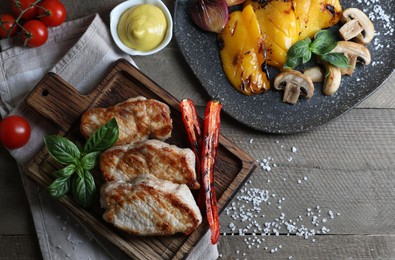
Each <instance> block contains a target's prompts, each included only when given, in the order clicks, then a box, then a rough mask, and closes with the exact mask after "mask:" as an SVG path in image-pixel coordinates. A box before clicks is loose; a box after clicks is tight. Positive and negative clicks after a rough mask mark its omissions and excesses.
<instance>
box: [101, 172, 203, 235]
mask: <svg viewBox="0 0 395 260" xmlns="http://www.w3.org/2000/svg"><path fill="white" fill-rule="evenodd" d="M100 196H101V205H102V207H103V208H105V209H106V211H105V212H104V214H103V219H104V220H105V221H107V222H109V223H111V224H113V225H114V226H115V227H116V228H119V229H121V230H123V231H126V232H127V233H129V234H133V235H142V236H148V235H173V234H176V233H184V234H190V233H191V232H192V231H193V230H195V229H196V228H197V226H199V224H200V223H201V222H202V215H201V213H200V211H199V208H198V206H197V205H196V202H195V200H194V199H193V196H192V193H191V191H190V190H189V188H188V187H187V186H186V185H185V184H181V185H180V184H175V183H172V182H169V181H164V180H159V179H157V178H155V177H154V176H152V175H140V176H139V177H137V178H135V179H134V180H133V181H132V182H122V181H114V182H108V183H106V184H104V185H103V186H102V188H101V190H100Z"/></svg>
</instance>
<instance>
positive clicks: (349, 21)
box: [339, 8, 374, 44]
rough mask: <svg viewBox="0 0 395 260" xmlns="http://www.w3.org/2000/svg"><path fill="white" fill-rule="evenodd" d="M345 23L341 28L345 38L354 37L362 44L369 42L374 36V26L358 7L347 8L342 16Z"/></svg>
mask: <svg viewBox="0 0 395 260" xmlns="http://www.w3.org/2000/svg"><path fill="white" fill-rule="evenodd" d="M341 20H342V22H343V23H345V24H344V25H343V26H342V27H341V28H340V30H339V33H340V35H341V36H342V37H343V39H344V40H346V41H348V40H351V39H354V38H355V40H356V41H357V42H359V43H362V44H368V43H369V42H370V41H371V40H372V39H373V36H374V26H373V23H372V22H371V21H370V19H369V17H367V16H366V14H365V13H364V12H362V11H361V10H359V9H357V8H347V9H346V10H344V11H343V16H342V18H341Z"/></svg>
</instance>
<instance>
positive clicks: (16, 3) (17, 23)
mask: <svg viewBox="0 0 395 260" xmlns="http://www.w3.org/2000/svg"><path fill="white" fill-rule="evenodd" d="M40 1H41V0H36V1H35V2H34V3H32V4H30V5H29V6H28V7H27V8H26V9H24V10H22V7H21V1H19V0H18V1H15V5H16V6H17V7H18V9H19V11H20V13H19V15H18V17H17V18H16V19H15V23H14V24H13V25H12V26H11V28H10V30H9V31H8V33H7V38H10V33H11V31H12V29H14V27H15V26H19V27H20V28H22V29H23V30H24V31H25V33H26V34H28V31H26V29H25V28H23V26H22V25H21V24H20V23H19V21H20V20H21V19H22V16H23V14H24V13H26V12H27V10H29V8H30V7H32V6H37V7H39V6H38V5H37V4H38V3H39V2H40ZM30 37H31V36H30ZM23 46H26V45H25V44H24V45H23Z"/></svg>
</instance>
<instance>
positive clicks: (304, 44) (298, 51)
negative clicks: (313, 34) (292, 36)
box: [287, 37, 311, 58]
mask: <svg viewBox="0 0 395 260" xmlns="http://www.w3.org/2000/svg"><path fill="white" fill-rule="evenodd" d="M310 43H311V40H310V38H308V37H307V38H306V39H304V40H301V41H298V42H296V43H295V44H294V45H292V47H291V48H289V50H288V52H287V57H290V58H301V57H303V56H305V55H306V52H310V49H309V45H310Z"/></svg>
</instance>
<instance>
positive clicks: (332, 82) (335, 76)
mask: <svg viewBox="0 0 395 260" xmlns="http://www.w3.org/2000/svg"><path fill="white" fill-rule="evenodd" d="M323 64H324V66H325V70H326V74H327V75H326V77H325V81H324V86H323V89H322V91H323V93H324V95H327V96H330V95H333V94H334V93H335V92H336V91H337V90H338V88H339V86H340V82H341V79H342V74H341V71H340V69H339V68H338V67H336V66H333V65H331V64H329V63H327V62H323Z"/></svg>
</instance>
